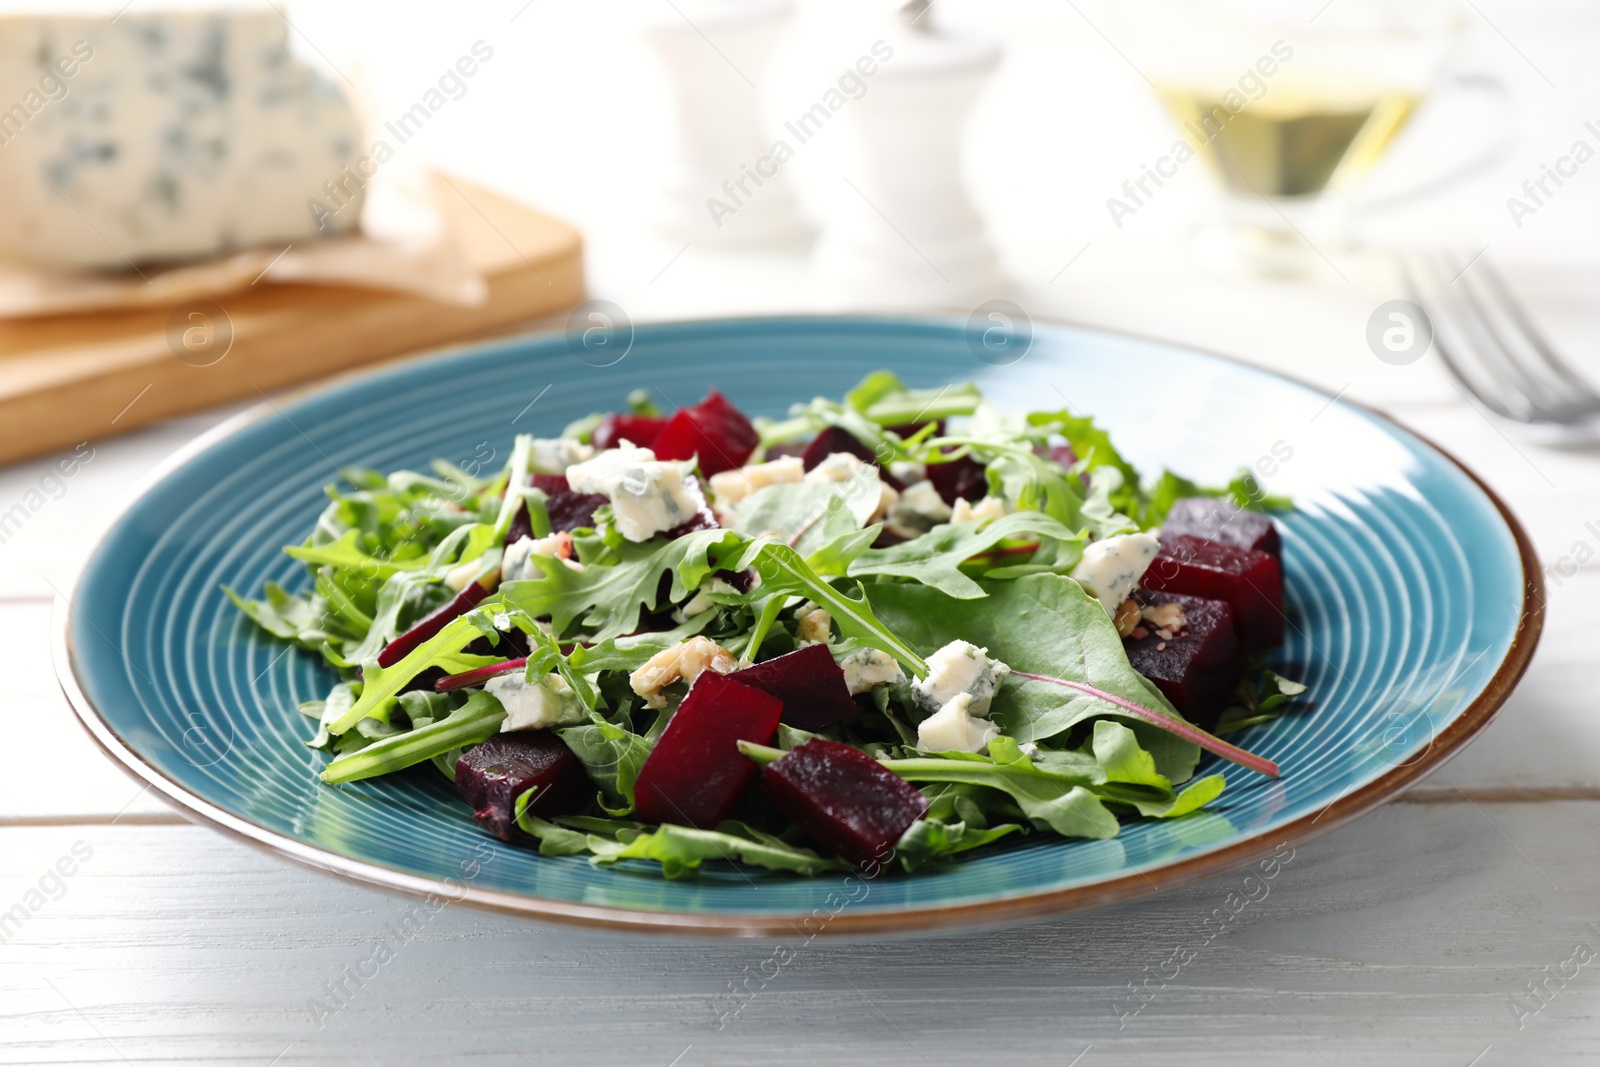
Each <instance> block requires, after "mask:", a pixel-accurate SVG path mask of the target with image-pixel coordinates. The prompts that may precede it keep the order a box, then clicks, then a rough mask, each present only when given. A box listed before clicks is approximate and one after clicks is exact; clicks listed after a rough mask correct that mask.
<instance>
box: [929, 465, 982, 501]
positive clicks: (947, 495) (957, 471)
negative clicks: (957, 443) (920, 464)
mask: <svg viewBox="0 0 1600 1067" xmlns="http://www.w3.org/2000/svg"><path fill="white" fill-rule="evenodd" d="M928 481H930V482H932V483H933V487H934V488H935V489H937V490H939V496H941V497H942V498H944V502H945V503H946V504H949V505H950V506H951V507H955V503H956V501H957V500H982V499H983V498H984V496H985V495H987V494H988V492H989V476H988V474H986V473H985V472H984V469H983V464H981V463H979V462H978V461H977V460H975V459H973V458H972V457H971V456H962V457H961V458H960V459H953V460H951V461H950V462H949V463H930V464H928Z"/></svg>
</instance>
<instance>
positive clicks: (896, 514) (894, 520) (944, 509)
mask: <svg viewBox="0 0 1600 1067" xmlns="http://www.w3.org/2000/svg"><path fill="white" fill-rule="evenodd" d="M950 515H951V511H950V505H949V504H946V503H945V502H944V497H942V496H940V495H939V490H938V489H936V488H935V487H934V484H933V483H932V482H918V483H917V484H916V485H912V486H907V487H906V491H905V492H903V493H901V494H900V499H899V501H898V502H897V503H895V504H894V506H893V507H892V508H890V510H889V522H888V529H889V530H890V531H891V532H893V533H897V534H899V535H900V536H901V537H905V538H912V537H920V536H922V535H923V534H925V533H927V532H928V531H929V530H931V529H933V528H934V527H935V526H937V525H939V524H940V523H941V522H949V521H950Z"/></svg>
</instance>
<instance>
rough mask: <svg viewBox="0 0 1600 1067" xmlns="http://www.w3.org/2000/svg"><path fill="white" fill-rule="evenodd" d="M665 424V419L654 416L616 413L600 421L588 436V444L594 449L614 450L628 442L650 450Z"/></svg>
mask: <svg viewBox="0 0 1600 1067" xmlns="http://www.w3.org/2000/svg"><path fill="white" fill-rule="evenodd" d="M666 424H667V420H666V419H665V418H661V417H658V416H655V415H631V414H628V413H626V412H616V413H614V414H611V415H607V416H606V417H605V418H603V419H601V420H600V425H599V426H596V427H595V428H594V433H592V434H590V435H589V443H590V444H591V445H594V447H595V448H616V447H617V445H618V444H620V443H621V442H623V441H629V442H631V443H633V444H635V445H637V446H638V447H640V448H650V447H651V446H653V445H654V444H655V440H656V437H657V436H658V435H659V434H660V433H661V428H662V427H663V426H665V425H666Z"/></svg>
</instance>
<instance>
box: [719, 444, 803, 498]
mask: <svg viewBox="0 0 1600 1067" xmlns="http://www.w3.org/2000/svg"><path fill="white" fill-rule="evenodd" d="M805 474H806V468H805V464H803V463H801V462H800V457H799V456H784V457H782V458H781V459H775V460H772V461H771V462H769V463H752V464H751V465H750V466H748V467H740V468H738V469H737V470H731V471H721V472H719V473H717V474H713V475H712V476H711V495H712V496H714V497H716V500H717V506H718V507H721V508H731V507H732V506H733V505H735V504H737V503H739V501H741V500H743V499H744V498H745V497H747V496H749V495H750V494H751V493H754V492H755V491H756V490H757V489H765V488H766V487H767V486H769V485H792V484H794V483H796V482H799V481H800V480H801V479H803V478H804V477H805Z"/></svg>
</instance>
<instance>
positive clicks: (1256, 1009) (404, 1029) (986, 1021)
mask: <svg viewBox="0 0 1600 1067" xmlns="http://www.w3.org/2000/svg"><path fill="white" fill-rule="evenodd" d="M1597 817H1600V804H1596V803H1593V802H1589V803H1574V802H1569V803H1557V804H1547V805H1546V804H1537V805H1533V804H1514V803H1513V804H1484V805H1477V806H1472V805H1468V804H1460V803H1458V804H1409V803H1400V804H1395V805H1391V806H1390V807H1388V808H1386V809H1384V810H1383V811H1381V812H1379V813H1377V814H1375V815H1373V816H1371V817H1369V818H1368V819H1365V820H1363V821H1361V822H1360V823H1357V824H1355V825H1353V826H1350V827H1346V828H1343V829H1341V830H1339V831H1337V832H1336V833H1334V834H1332V835H1330V836H1328V837H1327V838H1324V839H1321V840H1319V841H1317V842H1313V843H1312V844H1310V845H1307V846H1304V847H1302V848H1300V849H1298V850H1296V851H1295V852H1294V854H1293V856H1292V857H1290V858H1289V859H1288V861H1287V862H1286V863H1285V864H1284V865H1282V867H1281V868H1279V869H1277V870H1276V872H1275V874H1274V875H1273V876H1272V877H1264V878H1261V879H1260V880H1259V881H1258V882H1252V883H1249V884H1248V888H1247V883H1245V881H1244V878H1243V876H1242V875H1238V874H1236V875H1230V876H1224V877H1221V878H1218V879H1215V880H1213V881H1211V882H1207V883H1204V884H1202V885H1198V886H1195V887H1192V888H1189V889H1186V890H1183V891H1180V892H1177V893H1171V894H1167V895H1165V896H1163V897H1160V898H1158V899H1156V900H1152V901H1148V902H1143V903H1140V904H1136V905H1131V906H1128V907H1121V908H1112V909H1108V910H1105V911H1101V912H1096V913H1091V914H1088V915H1081V916H1075V917H1070V918H1066V919H1062V920H1059V921H1056V922H1049V923H1043V924H1039V925H1035V926H1030V927H1025V928H1020V929H1013V930H1001V931H989V932H984V933H979V934H969V935H963V936H955V937H947V938H940V939H936V940H900V941H876V942H854V943H834V942H813V943H811V944H805V943H804V942H803V940H802V939H801V938H800V937H796V938H792V939H788V940H787V941H783V942H768V941H750V942H734V943H728V942H718V943H685V942H679V941H672V940H658V939H649V938H646V939H640V938H631V937H622V936H618V935H610V934H602V933H595V932H589V931H581V930H575V929H567V928H557V927H546V926H540V925H536V924H532V923H527V922H522V921H518V920H515V919H509V918H505V917H500V916H494V915H490V914H487V913H481V912H477V911H473V910H471V909H468V908H465V907H461V906H448V905H447V906H445V907H443V908H442V909H440V910H438V911H436V912H430V911H429V910H428V909H427V908H426V907H421V908H419V906H418V905H417V902H416V901H415V900H412V899H410V898H403V897H399V896H394V895H390V894H386V893H382V892H378V891H376V890H371V889H367V888H364V887H357V886H354V885H351V884H349V883H346V882H343V881H341V880H339V879H338V878H337V877H335V876H333V875H327V874H321V873H313V872H309V871H305V870H302V869H300V868H298V867H295V866H293V865H290V864H286V863H282V862H279V861H277V860H275V859H273V858H271V857H268V856H265V855H263V854H260V853H258V852H256V851H254V850H251V849H249V848H247V847H245V846H243V845H239V844H236V843H234V842H231V841H228V840H225V839H223V838H222V837H220V836H218V835H215V834H213V833H211V832H210V831H207V830H204V829H201V828H198V827H187V826H123V825H94V826H54V827H29V828H26V829H21V828H17V829H11V830H8V831H5V841H6V845H7V847H6V848H4V849H3V850H0V905H5V906H6V907H11V906H12V904H13V902H17V901H22V900H23V899H24V898H25V897H26V894H27V893H28V891H29V889H30V888H36V887H37V886H38V885H39V882H40V880H41V878H45V877H46V872H48V871H50V870H53V869H55V865H56V864H57V862H58V861H59V860H60V859H61V858H62V857H63V856H72V855H73V851H72V850H73V848H74V847H76V848H77V850H78V853H77V854H78V855H79V856H83V855H85V854H87V857H88V858H87V859H82V860H81V861H78V862H76V865H75V869H74V872H73V873H72V874H71V875H70V877H64V878H61V879H60V882H59V885H58V884H57V882H56V881H54V880H50V881H49V884H48V887H47V888H48V893H49V895H48V896H44V897H43V898H42V900H40V899H36V900H35V903H36V904H37V905H38V906H37V907H36V908H34V909H33V910H32V911H30V913H29V914H28V915H27V917H26V918H25V919H21V920H16V921H14V922H13V923H12V924H11V925H10V926H6V927H3V928H0V932H3V933H4V936H5V941H4V944H0V1061H3V1062H118V1061H119V1060H122V1059H125V1060H127V1061H129V1062H143V1061H146V1060H152V1061H160V1062H176V1061H180V1060H191V1061H203V1062H209V1063H220V1062H227V1063H258V1064H265V1063H269V1062H276V1063H280V1064H281V1063H315V1062H329V1061H331V1060H333V1059H335V1058H337V1059H339V1060H340V1061H341V1062H360V1063H395V1062H402V1061H411V1060H414V1059H415V1060H418V1061H420V1062H451V1061H463V1060H464V1061H468V1062H475V1063H506V1064H512V1063H519V1062H520V1063H586V1064H627V1065H629V1067H635V1065H638V1064H660V1065H666V1064H669V1063H678V1064H680V1065H683V1067H687V1065H690V1064H714V1063H728V1064H739V1063H752V1062H758V1061H760V1062H768V1061H775V1062H805V1063H810V1064H861V1063H877V1064H884V1065H898V1064H907V1065H913V1067H914V1065H921V1064H959V1063H972V1062H976V1061H977V1060H978V1059H979V1058H980V1057H985V1056H988V1055H991V1054H993V1055H1001V1056H1002V1059H1001V1062H1005V1063H1048V1064H1057V1065H1060V1067H1066V1065H1067V1064H1071V1063H1073V1062H1079V1063H1082V1064H1083V1065H1085V1067H1089V1065H1091V1064H1097V1063H1152V1062H1160V1061H1167V1062H1181V1063H1197V1064H1220V1063H1230V1062H1237V1061H1239V1060H1240V1059H1241V1058H1242V1059H1243V1061H1244V1062H1261V1063H1266V1062H1270V1063H1276V1064H1289V1065H1295V1064H1307V1065H1314V1064H1327V1063H1335V1064H1339V1063H1371V1062H1383V1063H1404V1064H1415V1065H1434V1064H1437V1065H1440V1067H1466V1065H1468V1064H1477V1065H1481V1067H1488V1065H1494V1064H1517V1063H1529V1064H1531V1063H1539V1064H1579V1063H1585V1062H1593V1057H1596V1056H1600V997H1597V993H1600V962H1594V963H1590V964H1588V965H1587V966H1576V967H1574V966H1571V965H1569V966H1567V967H1566V968H1565V970H1566V971H1567V974H1568V978H1567V979H1566V980H1564V981H1551V983H1550V985H1549V992H1547V993H1546V994H1545V999H1544V1000H1543V1001H1532V1000H1530V999H1529V998H1528V994H1527V985H1528V983H1529V982H1534V983H1539V982H1541V981H1545V980H1546V979H1547V978H1548V976H1549V975H1550V974H1551V973H1558V972H1560V971H1561V970H1562V969H1563V964H1564V963H1565V962H1566V961H1567V960H1569V959H1570V958H1572V956H1573V952H1574V947H1575V946H1577V945H1585V946H1588V947H1589V948H1590V949H1591V950H1593V951H1595V952H1600V928H1597V927H1596V926H1595V919H1596V912H1595V894H1594V890H1593V886H1594V885H1595V882H1596V880H1597V879H1600V853H1597V852H1596V850H1595V849H1593V848H1573V847H1570V846H1571V842H1572V841H1574V840H1578V839H1583V838H1588V837H1590V836H1591V835H1592V828H1593V825H1594V822H1595V819H1596V818H1597ZM1247 893H1248V894H1249V896H1253V897H1254V898H1255V899H1254V900H1250V901H1249V902H1248V903H1242V901H1244V900H1246V899H1247V898H1246V896H1245V894H1247ZM1219 914H1220V915H1221V916H1225V917H1226V918H1219V917H1218V915H1219ZM1208 918H1210V919H1211V923H1210V925H1209V926H1206V925H1204V923H1205V920H1207V919H1208ZM780 944H781V945H783V946H784V947H785V948H786V949H787V950H788V951H786V952H784V953H782V954H778V948H779V945H780ZM380 946H381V947H382V948H384V949H386V951H385V952H380ZM1180 948H1181V951H1177V950H1180ZM1175 951H1177V954H1176V955H1175ZM775 954H777V958H779V959H782V960H784V961H786V962H784V963H783V964H782V965H779V964H775V963H772V962H770V961H772V960H773V959H774V956H775ZM791 954H792V958H790V957H791ZM341 985H342V991H338V990H339V987H340V986H341ZM1130 986H1131V987H1132V988H1131V989H1130ZM1535 1006H1537V1007H1538V1009H1539V1010H1537V1011H1534V1007H1535ZM1519 1022H1520V1025H1519ZM1086 1049H1087V1050H1088V1052H1087V1053H1085V1050H1086ZM1002 1050H1003V1054H1002ZM1079 1055H1082V1056H1083V1058H1082V1059H1081V1060H1078V1061H1074V1057H1077V1056H1079ZM275 1057H276V1059H275ZM675 1057H681V1058H677V1059H675ZM1475 1057H1478V1058H1477V1059H1475Z"/></svg>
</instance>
